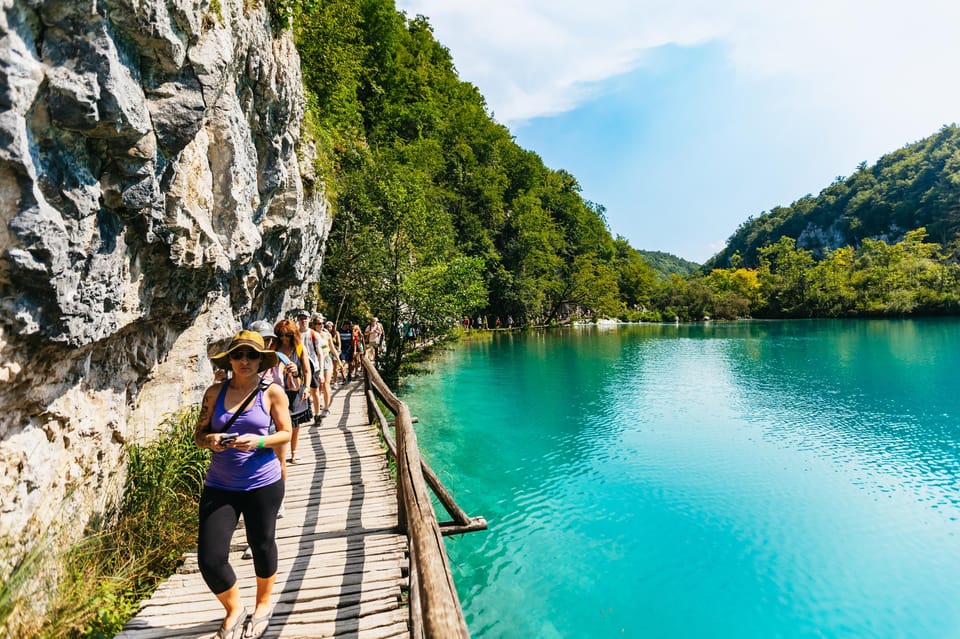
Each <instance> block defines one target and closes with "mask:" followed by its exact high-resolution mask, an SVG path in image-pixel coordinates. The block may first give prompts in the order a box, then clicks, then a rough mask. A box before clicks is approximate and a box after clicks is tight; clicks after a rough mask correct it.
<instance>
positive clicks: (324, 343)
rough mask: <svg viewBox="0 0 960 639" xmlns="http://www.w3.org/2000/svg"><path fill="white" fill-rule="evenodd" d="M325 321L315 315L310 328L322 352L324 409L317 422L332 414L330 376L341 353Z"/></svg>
mask: <svg viewBox="0 0 960 639" xmlns="http://www.w3.org/2000/svg"><path fill="white" fill-rule="evenodd" d="M324 319H325V318H324V317H323V315H315V316H314V318H313V319H312V320H311V322H310V328H312V329H313V331H314V333H316V334H317V336H318V337H319V340H320V342H319V344H318V345H317V346H318V348H319V349H320V350H319V352H318V353H317V354H318V355H319V359H320V373H319V375H320V392H321V393H323V408H321V409H320V412H319V413H318V414H317V419H316V421H317V422H319V421H320V420H321V419H323V418H324V417H326V416H327V415H329V414H330V376H331V375H332V374H333V362H334V358H337V361H339V358H340V353H338V352H337V349H336V347H335V346H334V345H333V338H332V337H331V336H330V333H329V332H328V331H327V329H326V327H325V326H324V323H323V321H324Z"/></svg>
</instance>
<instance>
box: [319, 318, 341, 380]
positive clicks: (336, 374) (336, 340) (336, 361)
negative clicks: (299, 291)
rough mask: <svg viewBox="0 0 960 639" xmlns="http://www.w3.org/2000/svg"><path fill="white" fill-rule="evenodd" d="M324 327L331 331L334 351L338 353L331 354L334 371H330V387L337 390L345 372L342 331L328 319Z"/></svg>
mask: <svg viewBox="0 0 960 639" xmlns="http://www.w3.org/2000/svg"><path fill="white" fill-rule="evenodd" d="M323 327H324V328H325V329H327V332H328V333H330V342H331V343H332V344H333V352H334V353H336V355H331V359H332V360H333V372H332V373H330V387H331V388H333V389H334V390H336V389H337V388H339V386H340V383H341V382H342V381H343V374H342V371H341V370H340V333H338V332H337V331H336V330H334V326H333V322H331V321H330V320H327V321H326V323H325V324H324V325H323Z"/></svg>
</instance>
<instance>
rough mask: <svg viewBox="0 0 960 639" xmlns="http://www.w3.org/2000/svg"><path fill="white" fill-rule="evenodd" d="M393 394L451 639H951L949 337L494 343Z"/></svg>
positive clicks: (589, 337)
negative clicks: (432, 524) (457, 608)
mask: <svg viewBox="0 0 960 639" xmlns="http://www.w3.org/2000/svg"><path fill="white" fill-rule="evenodd" d="M432 368H433V374H431V375H426V376H422V377H415V378H412V379H409V380H407V385H406V388H405V389H404V399H405V400H406V401H407V402H408V403H409V404H410V406H411V411H412V413H413V414H414V415H417V416H418V417H419V418H420V423H419V425H418V427H417V429H418V436H419V440H420V444H421V448H422V449H424V450H425V451H426V455H427V457H428V458H429V460H430V462H431V464H432V465H433V466H434V469H435V470H437V472H438V473H439V474H440V475H441V477H442V479H443V480H444V482H445V483H446V484H447V486H448V487H449V488H450V489H451V490H452V491H453V492H454V494H455V495H456V496H457V499H458V501H459V502H460V504H461V505H462V506H463V507H464V509H465V510H467V512H468V513H470V514H472V515H477V514H478V515H483V516H485V517H486V518H487V520H488V521H489V522H490V529H489V531H487V532H477V533H471V534H469V535H465V536H463V537H459V538H450V539H448V540H447V548H448V551H449V554H450V558H451V562H452V563H453V565H454V573H455V574H454V576H455V579H456V582H457V586H458V589H459V592H460V597H461V600H462V603H463V606H464V610H465V612H466V616H467V623H468V625H469V627H470V630H471V632H472V634H473V636H474V637H484V638H492V637H511V638H513V637H547V638H549V637H577V638H582V637H624V636H626V637H667V638H672V637H683V638H686V637H696V638H704V637H709V638H713V637H720V638H725V637H736V638H738V639H742V638H749V637H757V638H764V639H770V638H774V637H784V638H787V637H790V638H792V637H804V638H807V637H851V638H853V637H855V638H857V639H863V638H869V637H877V638H883V639H889V638H894V637H911V638H913V637H917V638H948V637H960V461H958V460H960V392H958V389H957V383H956V379H957V371H958V370H960V321H958V320H904V321H807V322H802V321H801V322H750V323H735V324H716V323H715V324H708V325H700V326H679V327H675V326H670V325H667V326H647V325H641V326H630V327H621V328H615V329H611V330H603V329H596V328H587V329H571V330H567V331H558V332H546V333H534V334H528V335H519V334H518V335H497V336H495V337H494V338H492V340H490V341H476V342H468V343H465V344H461V345H459V346H457V347H456V348H455V349H454V350H452V351H450V352H447V353H446V354H444V355H442V356H441V357H440V358H439V359H438V361H437V362H436V363H435V364H434V365H433V366H432Z"/></svg>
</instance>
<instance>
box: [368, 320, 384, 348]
mask: <svg viewBox="0 0 960 639" xmlns="http://www.w3.org/2000/svg"><path fill="white" fill-rule="evenodd" d="M364 337H366V340H367V346H369V347H371V348H373V354H374V355H379V354H380V353H381V352H382V349H383V324H381V323H380V320H379V319H377V318H376V317H374V318H373V319H371V320H370V323H369V324H367V328H366V330H365V331H364Z"/></svg>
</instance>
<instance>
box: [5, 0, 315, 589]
mask: <svg viewBox="0 0 960 639" xmlns="http://www.w3.org/2000/svg"><path fill="white" fill-rule="evenodd" d="M0 8H2V12H0V220H2V224H0V544H2V546H0V578H2V577H5V576H6V575H7V574H8V571H9V570H10V568H11V566H12V565H13V564H14V563H15V562H16V561H17V560H18V558H19V557H21V556H22V554H23V552H24V549H25V548H26V547H27V546H28V545H30V544H31V543H34V542H36V541H37V540H39V539H41V538H47V537H57V536H59V537H60V538H61V539H62V540H63V539H64V537H66V539H65V541H69V537H71V536H75V535H76V534H78V533H79V532H80V531H81V530H82V527H83V524H84V523H85V522H86V521H87V520H88V519H89V518H90V517H91V516H92V515H95V514H97V513H99V512H102V511H104V510H105V509H106V508H108V506H109V505H110V504H111V503H113V502H115V501H116V499H117V496H118V493H119V490H120V488H121V485H122V480H123V477H124V471H123V468H124V444H125V443H127V442H130V441H147V440H149V438H150V437H151V436H152V434H153V433H154V432H156V429H157V427H158V425H159V424H160V422H161V420H162V418H163V416H164V415H166V414H168V413H170V412H172V411H174V410H176V409H178V408H180V407H183V406H188V405H190V404H193V403H195V402H197V401H198V400H199V397H200V393H201V392H202V389H203V388H204V387H205V385H206V384H208V383H209V381H210V378H211V373H212V371H211V368H210V365H209V362H208V360H207V349H208V348H209V345H210V344H211V342H213V341H214V340H218V339H222V338H224V337H226V336H229V335H230V334H232V333H233V332H234V331H235V330H237V329H238V328H239V327H240V326H241V324H242V323H246V322H247V321H249V320H252V319H255V318H259V317H267V318H270V319H275V318H277V317H278V316H279V315H280V314H281V312H282V311H283V310H285V309H289V308H290V307H292V306H294V305H302V304H303V301H304V300H303V298H304V296H305V293H306V284H307V283H308V282H311V281H315V280H316V279H317V278H318V276H319V273H318V269H319V267H320V264H321V261H322V253H323V245H324V240H325V238H326V233H327V232H328V230H329V224H330V220H329V213H328V210H327V206H326V203H325V200H324V197H323V193H322V190H321V188H320V186H319V185H317V184H315V183H314V182H313V180H311V181H310V182H309V184H307V185H305V184H304V182H303V181H302V180H301V174H308V175H311V176H312V168H311V167H310V163H311V161H312V158H311V157H310V156H309V155H305V154H304V152H303V150H302V149H309V148H310V147H309V145H301V141H300V123H301V120H302V116H303V109H304V100H303V95H302V82H301V77H300V67H299V58H298V56H297V53H296V50H295V48H294V46H293V43H292V39H291V36H290V34H289V33H276V32H272V31H271V28H270V25H269V18H268V16H267V11H266V9H265V8H264V6H263V5H262V3H258V2H256V1H253V2H251V1H250V0H220V1H219V2H216V0H214V2H208V1H207V0H92V1H90V2H74V1H72V0H45V1H42V2H41V1H40V0H0ZM301 147H302V148H301Z"/></svg>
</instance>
